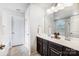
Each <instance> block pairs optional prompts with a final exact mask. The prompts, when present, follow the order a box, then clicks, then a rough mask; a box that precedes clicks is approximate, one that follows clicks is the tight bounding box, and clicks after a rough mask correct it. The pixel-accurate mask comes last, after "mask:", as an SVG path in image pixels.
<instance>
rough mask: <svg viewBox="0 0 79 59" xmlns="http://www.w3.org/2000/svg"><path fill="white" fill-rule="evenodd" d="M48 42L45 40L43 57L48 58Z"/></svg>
mask: <svg viewBox="0 0 79 59" xmlns="http://www.w3.org/2000/svg"><path fill="white" fill-rule="evenodd" d="M47 50H48V41H47V40H43V56H47V54H48V52H47Z"/></svg>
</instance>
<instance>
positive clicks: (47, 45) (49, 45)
mask: <svg viewBox="0 0 79 59" xmlns="http://www.w3.org/2000/svg"><path fill="white" fill-rule="evenodd" d="M37 52H38V53H39V54H40V55H42V56H79V51H77V50H74V49H72V48H69V47H66V46H63V45H60V44H58V43H54V42H51V41H48V40H45V39H42V38H40V37H37Z"/></svg>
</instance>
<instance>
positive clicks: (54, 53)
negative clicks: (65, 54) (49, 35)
mask: <svg viewBox="0 0 79 59" xmlns="http://www.w3.org/2000/svg"><path fill="white" fill-rule="evenodd" d="M61 55H62V53H61V52H59V51H57V50H56V49H54V48H51V47H49V48H48V56H61Z"/></svg>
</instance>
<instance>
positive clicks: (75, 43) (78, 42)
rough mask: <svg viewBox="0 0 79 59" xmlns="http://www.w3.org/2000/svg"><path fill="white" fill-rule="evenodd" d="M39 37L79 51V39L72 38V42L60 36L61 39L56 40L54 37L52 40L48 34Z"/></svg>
mask: <svg viewBox="0 0 79 59" xmlns="http://www.w3.org/2000/svg"><path fill="white" fill-rule="evenodd" d="M37 37H40V38H43V39H45V40H48V41H51V42H55V43H57V44H60V45H63V46H66V47H69V48H72V49H74V50H77V51H79V38H73V37H70V41H68V40H65V37H64V36H60V39H56V38H54V37H52V38H51V36H48V35H46V34H38V35H37Z"/></svg>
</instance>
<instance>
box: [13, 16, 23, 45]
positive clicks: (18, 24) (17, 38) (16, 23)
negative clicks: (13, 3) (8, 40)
mask: <svg viewBox="0 0 79 59" xmlns="http://www.w3.org/2000/svg"><path fill="white" fill-rule="evenodd" d="M21 44H24V18H23V17H20V16H13V17H12V46H16V45H21Z"/></svg>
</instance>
